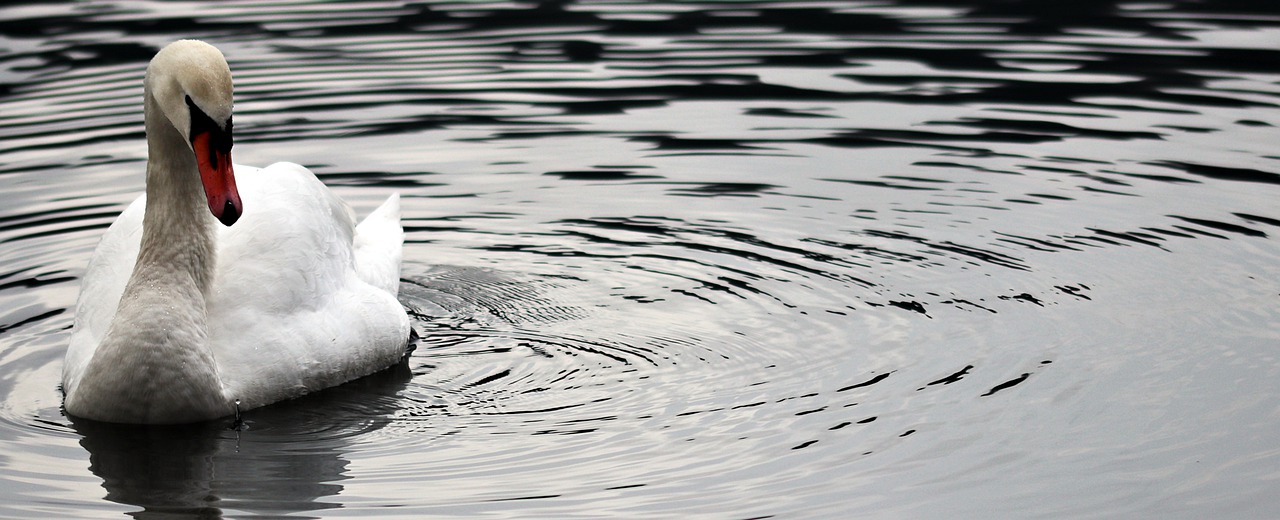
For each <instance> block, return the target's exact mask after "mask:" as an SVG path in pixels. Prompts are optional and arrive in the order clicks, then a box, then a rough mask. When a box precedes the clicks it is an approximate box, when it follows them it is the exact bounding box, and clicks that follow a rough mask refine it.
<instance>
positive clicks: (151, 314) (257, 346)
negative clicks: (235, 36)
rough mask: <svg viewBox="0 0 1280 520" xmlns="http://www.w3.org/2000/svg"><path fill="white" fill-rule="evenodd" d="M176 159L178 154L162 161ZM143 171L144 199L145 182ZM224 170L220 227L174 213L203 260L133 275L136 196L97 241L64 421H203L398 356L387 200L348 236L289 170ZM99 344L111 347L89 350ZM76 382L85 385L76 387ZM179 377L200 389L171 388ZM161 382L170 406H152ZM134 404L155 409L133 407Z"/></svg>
mask: <svg viewBox="0 0 1280 520" xmlns="http://www.w3.org/2000/svg"><path fill="white" fill-rule="evenodd" d="M175 45H176V44H175ZM200 45H202V46H203V47H208V46H207V45H203V44H200ZM203 47H200V48H198V49H196V51H197V52H204V51H203V50H202V49H203ZM208 48H209V49H212V47H208ZM162 52H164V51H162ZM213 52H216V50H215V51H213ZM217 57H218V59H219V60H220V59H221V54H220V53H219V54H218V55H217ZM152 66H153V67H154V66H155V61H153V65H152ZM148 74H149V75H150V74H152V72H151V70H150V69H149V70H148ZM228 88H229V81H228ZM187 95H192V94H191V92H188V93H187ZM228 99H229V97H228ZM166 112H167V111H166ZM227 115H228V116H229V109H228V110H227ZM149 117H150V116H149ZM151 126H152V123H151V121H148V139H149V140H160V139H161V138H160V137H159V136H160V134H161V133H162V132H160V131H156V132H155V133H156V136H155V137H153V135H152V133H153V129H152V127H151ZM184 136H185V134H184ZM151 144H152V145H153V146H152V154H153V157H150V158H149V161H151V162H152V163H155V162H157V158H156V157H154V155H156V146H155V143H154V142H152V143H151ZM172 148H176V146H172ZM181 153H187V154H190V153H192V152H191V149H190V148H187V149H186V150H176V151H175V152H174V154H175V155H181ZM178 162H179V163H181V161H178ZM182 164H185V163H182ZM191 164H192V165H193V166H194V163H191ZM152 166H153V165H152V164H149V165H148V183H149V186H148V192H149V193H151V192H152V187H151V186H150V184H151V183H152V182H155V177H157V176H158V175H159V174H156V173H153V172H152V171H151V170H152ZM179 169H180V168H179ZM234 169H235V182H236V184H237V185H238V189H239V197H240V200H242V201H243V214H242V215H241V216H240V217H239V220H237V221H236V222H235V223H234V225H232V226H230V227H225V226H222V225H220V224H218V222H217V220H216V219H215V218H214V217H213V215H212V214H211V213H210V212H209V211H208V210H203V211H195V212H187V213H195V214H194V215H185V216H182V218H184V219H185V218H190V219H194V220H193V221H192V223H191V224H190V225H191V226H194V228H195V229H197V230H206V231H207V230H212V231H211V235H212V238H211V240H209V242H212V244H211V249H213V250H215V251H216V254H214V255H213V256H214V258H212V259H205V258H196V260H199V261H187V263H185V264H184V263H181V262H176V263H178V264H179V265H178V267H177V268H172V269H168V270H166V268H165V266H164V265H162V266H161V267H160V268H157V270H159V272H158V273H151V272H150V271H149V270H148V269H149V268H146V267H145V266H144V267H139V266H137V265H136V264H137V262H138V258H139V253H140V251H141V247H142V246H141V243H142V242H143V240H142V237H143V235H144V231H143V229H144V226H143V222H144V215H145V214H146V212H147V208H146V206H147V205H148V200H147V197H148V195H143V196H140V197H139V198H138V199H137V200H136V201H134V203H133V204H131V205H130V206H129V207H128V208H127V209H126V210H125V211H124V212H123V213H122V214H121V215H120V217H119V218H118V219H117V220H116V222H115V223H113V224H112V225H111V227H110V228H108V230H107V232H106V233H105V234H104V235H103V238H102V240H101V242H100V243H99V246H98V248H97V249H96V250H95V251H94V254H93V257H92V259H91V260H90V263H89V266H88V269H87V271H86V273H85V276H84V280H83V282H82V286H81V295H80V299H79V301H78V302H77V304H76V319H75V325H74V327H73V332H72V335H71V341H70V346H69V348H68V351H67V356H66V365H65V368H64V373H63V389H64V392H65V393H66V395H67V410H68V412H70V413H71V414H72V415H77V416H82V417H89V418H94V419H101V420H108V421H120V422H149V423H157V422H187V421H191V420H201V419H212V418H216V417H218V416H221V415H225V414H227V413H229V412H231V411H233V410H234V409H235V408H234V404H233V403H235V402H236V401H239V403H240V409H250V408H254V407H257V406H262V405H266V404H270V403H272V402H276V401H280V400H283V399H288V398H291V397H296V396H298V395H301V394H304V393H306V392H309V391H313V390H318V389H321V388H326V387H329V386H333V385H336V384H340V383H343V382H345V381H349V380H352V379H355V378H357V377H360V376H364V375H367V374H370V373H373V372H375V371H377V370H381V369H383V368H386V367H388V366H390V365H392V364H394V363H396V362H397V361H398V360H399V359H400V358H401V356H403V354H404V349H405V344H406V341H407V338H408V336H409V320H408V317H407V315H406V313H405V311H404V308H403V307H401V306H400V304H399V303H398V302H397V300H396V293H397V287H398V284H399V271H400V255H401V246H402V243H403V236H404V235H403V230H402V228H401V226H400V223H399V220H400V205H399V197H398V196H397V195H392V196H391V197H390V198H389V199H388V200H387V201H386V202H385V203H383V204H382V206H381V207H379V208H378V209H376V210H374V211H373V212H372V213H371V214H370V215H369V216H368V217H367V218H366V219H365V220H364V221H363V222H361V223H360V224H359V225H357V224H356V221H355V216H354V213H353V212H352V210H351V208H350V207H349V206H348V205H347V204H346V203H345V202H343V201H342V200H341V199H340V198H338V197H337V196H336V195H335V194H334V193H332V192H331V191H330V190H329V189H328V188H327V187H325V186H324V184H322V183H321V182H320V181H319V180H318V179H317V178H316V177H315V176H314V175H313V174H312V173H311V172H310V171H308V170H307V169H306V168H303V167H302V166H299V165H297V164H292V163H276V164H273V165H271V166H268V167H266V168H260V169H259V168H253V167H248V166H241V165H236V166H235V167H234ZM184 173H189V172H172V175H174V176H178V175H182V174H184ZM191 174H192V175H195V174H194V173H191ZM188 191H190V190H188ZM156 192H157V193H160V191H158V189H157V191H156ZM151 196H152V197H153V198H155V195H154V194H153V195H151ZM165 202H166V203H168V202H169V201H165ZM201 209H203V208H201ZM156 211H160V208H159V207H157V209H156ZM168 218H171V219H173V220H177V219H178V216H176V215H175V216H170V217H168ZM157 227H161V226H157ZM164 227H167V226H164ZM154 232H157V233H158V231H154ZM196 234H199V233H196ZM199 249H200V248H199V247H194V248H186V247H182V248H175V249H174V250H175V251H178V254H177V256H183V255H188V254H190V255H191V256H195V257H199V255H198V254H196V253H188V252H187V251H188V250H192V251H194V250H199ZM169 256H174V255H173V254H170V255H169ZM179 260H182V259H181V258H180V259H179ZM205 261H208V262H210V263H211V265H212V268H211V273H212V276H211V280H209V281H208V283H207V284H206V285H207V288H204V289H203V290H196V289H193V288H192V287H196V288H199V287H203V286H202V285H201V284H200V283H192V282H191V280H192V276H190V275H187V274H185V271H183V269H186V268H189V264H194V265H195V266H196V267H195V268H191V270H193V271H195V272H199V267H200V266H201V265H203V263H204V262H205ZM135 268H137V269H135ZM170 271H174V272H176V273H177V274H174V272H170ZM131 278H137V279H138V280H133V281H132V282H131ZM195 278H196V279H200V278H201V277H200V276H195ZM172 280H177V282H172ZM131 283H132V284H133V285H134V286H136V287H129V286H130V284H131ZM170 285H172V287H170ZM127 287H128V288H127ZM165 291H170V292H172V293H174V295H173V297H169V296H167V295H166V293H165ZM122 297H123V298H124V300H122ZM126 301H127V304H128V305H129V307H128V311H125V310H124V309H125V305H126ZM117 311H119V312H117ZM117 314H119V315H120V316H117ZM104 343H107V344H110V345H111V347H110V348H107V349H100V348H99V347H100V346H101V345H103V344H104ZM138 345H141V346H138ZM130 349H133V350H137V351H136V352H135V351H132V350H130ZM100 350H105V351H109V352H105V351H104V352H99V351H100ZM209 358H211V361H210V360H209ZM120 378H134V379H136V381H124V380H121V379H120ZM210 378H212V379H210ZM88 379H92V381H93V383H92V384H91V385H89V386H91V387H92V388H91V389H82V388H81V386H82V385H81V383H82V382H83V381H86V380H88ZM170 380H171V381H170ZM188 380H194V381H214V383H207V382H206V383H204V384H203V385H204V386H200V384H192V385H185V383H184V382H185V381H188ZM166 385H172V386H173V389H172V393H173V394H175V395H176V397H174V396H169V395H166V392H168V391H169V390H168V388H167V386H166ZM184 385H185V386H184ZM137 387H142V388H143V389H142V390H138V391H135V389H136V388H137ZM102 388H107V389H116V390H113V391H114V392H115V393H117V394H120V395H118V396H113V395H109V394H111V392H103V391H101V390H100V389H102ZM121 388H123V389H125V390H119V389H121ZM90 393H92V394H93V395H88V394H90ZM184 393H185V394H184ZM191 393H200V394H202V395H194V396H193V395H186V394H191ZM104 394H106V395H104ZM204 394H217V395H204ZM148 400H154V401H155V403H149V402H141V401H148ZM119 401H126V402H119ZM135 401H139V402H135ZM187 403H196V404H194V405H190V406H188V405H187ZM187 408H190V410H187ZM175 409H176V410H177V411H175ZM165 410H168V411H165Z"/></svg>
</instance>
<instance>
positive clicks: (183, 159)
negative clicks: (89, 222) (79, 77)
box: [68, 92, 232, 423]
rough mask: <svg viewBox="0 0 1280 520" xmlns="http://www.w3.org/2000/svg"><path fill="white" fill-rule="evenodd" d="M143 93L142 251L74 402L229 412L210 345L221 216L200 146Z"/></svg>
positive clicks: (97, 407) (106, 408) (152, 417)
mask: <svg viewBox="0 0 1280 520" xmlns="http://www.w3.org/2000/svg"><path fill="white" fill-rule="evenodd" d="M144 98H145V103H146V111H145V114H146V116H145V117H146V128H147V145H148V156H147V201H146V212H145V213H144V216H143V224H142V244H141V250H140V251H139V253H138V258H137V263H136V264H135V265H134V270H133V274H132V275H131V276H130V278H129V282H128V284H127V285H126V286H125V290H124V294H123V296H122V297H121V299H120V304H119V306H118V307H117V309H116V314H115V317H114V318H113V319H112V322H111V326H110V327H109V328H108V329H107V332H106V334H105V335H104V337H103V340H102V343H101V344H100V345H99V346H98V348H97V350H95V351H94V355H93V359H92V360H91V361H90V367H89V368H88V370H86V371H85V377H84V379H83V380H82V381H81V383H80V385H79V386H80V388H79V389H78V390H77V391H76V392H74V393H73V394H71V395H70V396H69V401H70V399H72V398H75V399H85V400H88V401H87V402H82V403H74V405H75V407H76V408H77V409H78V410H93V413H88V414H85V413H83V412H80V411H78V412H77V415H84V416H88V417H89V418H91V419H92V418H94V415H99V414H100V416H101V417H111V418H113V419H114V420H125V419H129V420H131V421H132V422H149V423H155V422H184V421H190V420H192V418H193V417H194V418H203V417H216V416H218V415H223V414H229V413H231V411H232V408H231V405H230V404H229V403H228V402H227V399H226V398H224V396H223V393H222V384H221V381H220V379H219V377H218V370H217V364H216V362H215V360H214V358H213V353H212V351H211V350H210V348H209V344H208V337H209V334H208V329H207V315H206V308H205V302H206V296H207V294H208V293H209V291H210V290H211V287H212V283H213V274H214V262H215V258H214V256H215V252H216V247H215V241H214V240H215V237H216V236H217V230H216V228H215V227H214V226H215V225H216V224H217V223H216V221H215V220H214V218H213V216H212V215H211V214H210V213H209V210H208V206H207V202H206V199H205V197H204V188H203V186H202V185H201V183H200V174H199V172H198V170H197V166H196V161H195V155H194V153H192V151H191V149H190V148H189V147H188V146H187V144H186V143H184V142H183V137H182V134H181V133H180V132H178V131H177V129H175V128H174V127H173V125H172V123H170V122H169V120H168V119H167V118H166V117H164V115H163V114H162V112H161V111H160V110H159V108H158V107H157V106H155V101H154V99H152V97H151V95H150V93H149V92H148V93H146V94H144ZM95 365H96V366H95ZM72 404H73V403H70V402H68V408H71V406H72ZM211 412H220V413H211Z"/></svg>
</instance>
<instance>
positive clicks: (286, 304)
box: [208, 163, 409, 408]
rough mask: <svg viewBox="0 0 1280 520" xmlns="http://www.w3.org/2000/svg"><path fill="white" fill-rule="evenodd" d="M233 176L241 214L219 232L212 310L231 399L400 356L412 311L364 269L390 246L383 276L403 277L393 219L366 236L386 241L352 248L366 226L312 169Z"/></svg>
mask: <svg viewBox="0 0 1280 520" xmlns="http://www.w3.org/2000/svg"><path fill="white" fill-rule="evenodd" d="M236 184H237V186H238V189H239V192H240V197H241V200H242V201H243V203H244V214H243V215H242V216H241V218H240V220H239V221H238V222H236V224H235V225H234V226H232V227H230V228H225V229H223V230H222V231H220V235H219V237H218V240H219V243H218V260H217V262H218V271H217V275H216V277H215V281H214V291H213V294H211V295H210V298H209V306H208V316H209V335H210V342H211V346H212V347H213V349H214V356H215V357H216V359H217V362H218V367H219V370H220V371H221V374H220V377H221V378H222V380H223V382H224V390H225V391H226V392H227V396H228V397H229V398H233V399H240V400H241V402H242V405H243V407H244V408H251V407H254V406H258V405H261V404H265V403H269V402H273V401H276V400H280V399H284V398H288V397H293V396H296V395H300V394H302V393H306V392H308V391H311V390H315V389H319V388H324V387H327V386H332V385H336V384H339V383H342V382H345V381H348V380H351V379H355V378H357V377H360V376H364V375H367V374H369V373H372V372H374V371H376V370H380V369H382V368H385V367H387V366H390V365H391V364H393V363H395V362H396V361H397V360H399V358H400V357H401V356H402V355H403V353H404V345H405V342H406V340H407V338H408V335H409V321H408V316H407V315H406V314H405V311H404V308H403V307H401V306H400V303H399V302H398V301H396V298H395V293H394V292H391V291H388V290H387V288H386V287H377V286H374V285H371V284H370V283H368V282H366V281H365V280H364V279H363V278H362V276H361V275H360V274H359V273H358V271H357V260H358V259H359V260H361V261H363V260H364V259H366V258H368V256H366V255H369V256H372V255H377V254H387V255H392V254H393V255H394V260H395V261H394V264H395V269H396V272H395V273H394V274H391V273H389V272H382V271H380V272H378V273H377V274H378V276H379V277H380V278H378V279H382V278H390V277H394V279H395V280H397V281H398V279H399V263H400V262H399V257H400V245H401V240H399V239H397V240H395V242H394V244H391V243H390V242H391V238H397V237H392V236H391V233H390V231H388V230H387V229H386V228H388V227H389V225H388V224H386V223H385V221H386V220H389V218H390V217H389V215H384V216H382V217H379V218H378V219H375V220H374V221H372V222H373V223H379V224H381V225H376V226H373V229H374V230H375V232H374V233H373V234H371V235H370V236H371V237H372V236H380V237H383V239H382V240H372V241H369V240H361V241H360V244H361V245H360V246H359V248H358V249H359V250H360V251H361V252H360V253H357V239H356V236H357V234H360V235H363V234H364V231H365V229H366V228H365V227H364V225H363V224H362V227H361V228H360V229H359V230H357V229H356V226H355V219H354V214H353V213H352V211H351V209H350V207H349V206H347V204H346V203H344V202H343V201H342V200H341V199H340V198H338V197H337V196H336V195H335V194H333V193H332V192H331V191H330V190H329V189H328V188H327V187H325V186H324V184H322V183H321V182H320V181H319V180H318V179H316V178H315V176H314V175H313V174H312V173H311V172H310V171H307V170H306V169H305V168H303V167H301V166H298V165H296V164H290V163H277V164H273V165H271V166H268V167H266V168H263V169H261V170H253V169H244V170H243V171H242V170H241V167H237V169H236ZM384 207H385V208H386V209H387V211H386V212H385V213H387V214H390V213H398V211H394V210H395V209H398V207H394V205H393V207H387V206H386V205H384ZM396 227H397V228H398V227H399V225H398V223H397V224H396ZM366 238H367V237H366ZM393 246H394V247H393ZM357 254H359V257H357ZM382 263H383V264H389V263H390V262H389V261H386V260H384V261H382ZM383 269H384V270H385V269H388V268H387V267H384V268H383ZM375 281H376V280H375ZM393 287H394V286H393Z"/></svg>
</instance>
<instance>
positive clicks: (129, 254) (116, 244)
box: [62, 194, 147, 393]
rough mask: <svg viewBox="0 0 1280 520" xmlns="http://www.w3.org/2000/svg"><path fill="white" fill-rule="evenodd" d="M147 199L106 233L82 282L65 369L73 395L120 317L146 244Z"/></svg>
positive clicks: (65, 380) (139, 200) (137, 202)
mask: <svg viewBox="0 0 1280 520" xmlns="http://www.w3.org/2000/svg"><path fill="white" fill-rule="evenodd" d="M146 198H147V196H146V195H145V194H144V195H141V196H139V197H138V198H137V199H135V200H134V201H133V203H132V204H130V205H129V207H128V208H125V210H124V212H123V213H121V214H120V216H119V217H117V218H116V221H115V222H113V223H112V224H111V227H108V228H107V231H106V233H103V235H102V239H101V240H100V241H99V242H98V246H97V248H95V249H94V250H93V256H92V257H90V259H89V266H88V267H87V268H86V269H85V273H84V277H83V278H82V279H81V280H80V297H79V299H78V300H77V301H76V312H75V324H74V325H73V326H72V329H71V340H70V344H69V345H68V347H67V357H66V362H65V364H64V365H63V367H62V386H63V391H64V392H65V393H70V392H71V390H72V389H73V388H75V386H76V385H77V384H79V382H80V377H81V376H82V375H83V374H84V369H85V367H86V366H87V365H88V364H89V360H90V359H92V358H93V353H94V351H95V350H97V348H98V344H99V343H100V342H101V341H102V336H103V335H105V334H106V333H107V327H109V326H110V325H111V319H112V318H114V317H115V315H116V307H117V306H119V304H120V295H122V294H124V287H125V285H126V284H128V283H129V276H130V275H132V274H133V265H134V264H135V263H136V262H137V260H138V249H139V247H140V244H141V243H142V214H143V212H144V211H145V209H146V203H147V200H146Z"/></svg>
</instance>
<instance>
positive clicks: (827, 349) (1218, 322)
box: [0, 0, 1280, 518]
mask: <svg viewBox="0 0 1280 520" xmlns="http://www.w3.org/2000/svg"><path fill="white" fill-rule="evenodd" d="M1049 4H1051V3H1046V2H1008V3H990V2H962V1H947V0H939V1H936V2H929V3H917V2H901V1H899V2H894V1H888V2H876V3H871V2H826V1H812V2H666V3H648V2H645V3H632V2H594V1H592V2H565V3H558V2H545V3H540V4H539V3H532V2H475V3H471V2H457V3H400V2H350V3H329V4H321V5H310V4H309V3H305V2H228V3H219V4H217V5H213V6H197V5H195V4H187V3H178V4H173V3H162V2H153V1H134V2H114V3H113V2H80V3H74V4H60V3H32V4H19V5H9V6H7V7H2V8H0V190H2V191H0V193H3V196H2V197H3V201H4V204H3V206H0V242H2V243H3V244H4V246H3V247H0V396H3V399H0V467H2V468H3V471H0V516H4V517H32V516H49V517H80V518H92V517H117V516H120V515H121V514H122V513H123V514H130V515H134V516H139V517H152V516H155V517H163V516H166V515H173V516H179V517H180V516H188V515H191V516H195V515H204V516H229V517H239V516H257V515H267V516H280V515H288V516H296V517H344V516H345V517H371V516H391V517H424V516H439V517H458V516H489V517H524V516H541V517H558V518H564V517H600V516H608V515H612V516H624V517H672V516H678V515H688V514H695V515H700V516H708V517H716V518H747V517H763V516H771V515H774V516H778V517H787V518H795V517H836V516H856V517H866V518H928V517H939V516H945V517H952V518H990V517H1026V518H1033V517H1053V518H1058V517H1064V516H1065V517H1075V518H1084V517H1105V518H1115V517H1134V516H1137V517H1162V518H1205V517H1215V518H1258V517H1267V516H1275V515H1276V514H1278V513H1280V500H1277V498H1276V495H1275V492H1274V491H1275V482H1276V479H1277V478H1278V477H1280V473H1278V471H1277V469H1276V468H1277V467H1278V464H1280V451H1277V449H1276V446H1278V445H1280V428H1277V424H1280V409H1278V408H1277V406H1276V405H1275V402H1276V401H1277V397H1278V396H1280V377H1277V376H1278V375H1280V360H1278V359H1277V356H1276V350H1275V348H1276V347H1277V345H1280V282H1278V281H1277V280H1280V263H1278V260H1280V245H1278V244H1277V241H1276V239H1275V237H1276V235H1278V234H1280V210H1277V207H1278V206H1277V205H1276V201H1277V200H1280V173H1277V172H1280V152H1277V151H1276V150H1277V148H1276V146H1275V144H1274V143H1276V142H1277V137H1280V134H1278V133H1277V130H1276V127H1275V125H1276V124H1280V108H1278V106H1280V65H1277V64H1280V52H1278V51H1277V50H1276V49H1278V48H1280V46H1278V44H1280V8H1277V7H1275V6H1273V5H1271V4H1270V3H1266V2H1247V1H1237V2H1213V3H1199V2H1189V1H1169V2H1115V1H1102V0H1099V1H1091V2H1071V3H1061V4H1062V5H1061V6H1055V5H1049ZM182 37H197V38H201V39H205V40H207V41H210V42H212V43H214V44H215V45H218V46H219V47H220V48H221V49H222V50H223V51H224V53H225V54H226V55H227V56H228V58H229V60H230V62H231V66H232V69H233V71H234V72H235V75H236V88H237V91H236V129H237V144H236V148H235V153H236V160H237V161H238V162H241V163H244V164H256V165H265V164H269V163H271V162H273V161H276V160H291V161H295V162H299V163H302V164H304V165H307V166H308V167H310V168H312V169H313V170H314V171H316V172H317V174H318V175H320V177H321V178H322V179H323V180H324V181H325V182H326V183H327V184H329V185H330V186H332V187H333V188H334V189H335V190H336V191H338V192H339V193H340V194H341V195H342V196H344V197H345V198H347V199H348V200H349V201H351V202H352V204H353V205H354V206H356V208H357V210H358V211H359V212H360V213H362V214H363V213H365V212H367V211H369V210H371V209H372V208H373V207H375V206H376V204H377V203H378V202H380V201H381V200H382V199H383V198H385V197H386V195H388V194H389V193H390V192H391V191H399V192H400V193H401V194H402V196H403V197H404V207H405V219H404V223H405V226H406V230H407V231H408V240H407V243H406V246H405V265H404V271H403V277H404V278H403V284H402V298H401V299H402V301H403V303H404V304H405V306H406V307H407V308H409V309H410V310H411V311H412V313H413V315H414V328H415V329H416V331H417V332H418V334H419V335H420V336H421V339H420V340H419V341H418V342H417V349H416V350H415V351H414V353H413V355H412V356H411V357H410V358H409V359H408V360H407V361H406V362H405V363H404V364H403V365H401V366H398V367H395V368H394V369H392V370H390V371H388V372H385V373H382V374H379V375H377V376H375V377H371V378H368V379H365V380H362V381H359V382H356V383H353V384H349V385H345V386H343V387H339V388H336V389H332V390H329V391H326V392H322V393H320V394H317V395H313V396H310V397H307V398H304V399H300V400H297V401H294V402H289V403H284V404H281V405H278V406H273V407H268V408H265V409H260V410H255V411H252V412H250V413H248V414H246V417H245V421H246V426H247V427H246V428H245V429H243V430H241V431H236V430H233V429H230V428H229V427H228V426H229V423H228V422H220V423H215V424H209V425H200V426H195V427H184V428H150V429H148V428H136V427H111V426H106V425H100V424H86V423H84V422H81V421H72V420H71V419H69V418H67V417H66V416H64V415H63V414H62V412H61V410H60V405H61V394H60V391H59V389H58V384H59V378H60V373H61V366H62V356H63V352H64V349H65V342H66V339H67V333H68V329H69V327H70V324H71V322H72V319H73V316H72V311H71V309H70V307H71V306H72V305H73V304H74V301H75V297H76V293H77V288H78V280H79V277H80V276H81V275H82V273H83V269H84V266H85V264H86V263H87V261H88V256H89V254H90V252H91V251H92V248H93V247H94V245H95V243H96V241H97V238H98V237H99V236H100V234H101V233H102V231H103V230H104V229H105V228H106V226H107V225H108V224H109V223H110V222H111V221H112V219H113V218H114V217H115V215H116V214H117V213H118V212H119V211H120V210H122V209H123V207H124V205H125V204H127V203H128V202H129V201H130V200H132V198H133V197H135V196H136V194H137V193H138V192H139V191H140V190H141V189H142V180H143V179H142V175H141V171H142V168H143V164H144V161H145V147H144V144H143V138H144V136H143V134H142V118H141V109H140V106H141V103H140V101H141V99H140V98H141V96H140V95H141V79H142V73H143V69H144V67H145V64H146V62H147V60H149V59H150V56H151V55H152V54H153V53H154V52H155V50H157V49H158V48H159V47H161V46H163V45H164V44H165V43H167V42H169V41H171V40H173V39H177V38H182Z"/></svg>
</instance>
